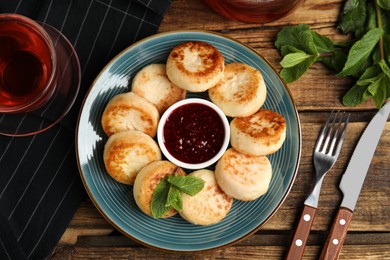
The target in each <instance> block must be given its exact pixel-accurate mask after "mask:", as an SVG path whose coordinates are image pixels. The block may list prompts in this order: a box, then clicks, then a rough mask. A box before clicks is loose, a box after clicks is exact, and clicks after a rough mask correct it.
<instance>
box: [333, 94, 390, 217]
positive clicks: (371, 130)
mask: <svg viewBox="0 0 390 260" xmlns="http://www.w3.org/2000/svg"><path fill="white" fill-rule="evenodd" d="M389 113H390V102H387V103H386V104H385V105H384V106H383V107H382V108H381V109H380V110H379V111H378V112H377V114H375V116H374V117H373V118H372V119H371V121H370V122H369V124H368V125H367V127H366V129H365V130H364V132H363V134H362V136H361V137H360V139H359V141H358V144H357V145H356V148H355V150H354V152H353V154H352V156H351V159H350V161H349V163H348V166H347V169H346V171H345V173H344V175H343V177H342V179H341V181H340V185H339V187H340V189H341V191H342V192H343V194H344V197H343V200H342V202H341V207H345V208H348V209H350V210H351V211H353V210H354V209H355V206H356V202H357V200H358V197H359V194H360V191H361V188H362V187H363V183H364V180H365V178H366V175H367V172H368V169H369V167H370V164H371V160H372V157H373V156H374V153H375V150H376V147H377V145H378V143H379V140H380V137H381V135H382V132H383V129H384V127H385V125H386V122H387V119H388V117H389Z"/></svg>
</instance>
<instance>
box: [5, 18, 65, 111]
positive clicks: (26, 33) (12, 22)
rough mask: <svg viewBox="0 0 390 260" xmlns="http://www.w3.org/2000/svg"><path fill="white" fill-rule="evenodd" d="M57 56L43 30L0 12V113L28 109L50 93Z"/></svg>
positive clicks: (53, 89)
mask: <svg viewBox="0 0 390 260" xmlns="http://www.w3.org/2000/svg"><path fill="white" fill-rule="evenodd" d="M56 82H57V55H56V50H55V48H54V45H53V42H52V40H51V39H50V37H49V35H48V34H47V32H46V31H45V30H44V29H43V28H42V26H41V25H39V24H38V23H37V22H35V21H33V20H31V19H29V18H27V17H24V16H21V15H17V14H0V113H23V112H30V111H33V110H36V109H38V108H40V107H42V106H43V105H44V104H45V103H46V102H47V101H48V100H49V99H50V97H51V96H52V95H53V93H54V91H55V89H56V86H57V84H56Z"/></svg>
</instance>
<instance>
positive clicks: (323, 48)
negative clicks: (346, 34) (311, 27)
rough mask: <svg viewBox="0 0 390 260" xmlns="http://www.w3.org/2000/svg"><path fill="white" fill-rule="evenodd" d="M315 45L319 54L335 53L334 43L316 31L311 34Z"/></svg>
mask: <svg viewBox="0 0 390 260" xmlns="http://www.w3.org/2000/svg"><path fill="white" fill-rule="evenodd" d="M311 33H312V37H313V41H314V44H315V46H316V49H317V51H318V52H319V53H323V52H332V51H334V43H333V42H332V40H331V39H329V38H328V37H326V36H323V35H320V34H318V33H316V32H314V31H312V32H311Z"/></svg>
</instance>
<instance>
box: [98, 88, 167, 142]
mask: <svg viewBox="0 0 390 260" xmlns="http://www.w3.org/2000/svg"><path fill="white" fill-rule="evenodd" d="M159 119H160V115H159V113H158V110H157V108H156V106H155V105H154V104H152V103H150V102H149V101H148V100H146V99H145V98H143V97H141V96H139V95H137V94H135V93H133V92H127V93H122V94H118V95H116V96H115V97H113V98H112V99H111V100H110V101H109V102H108V104H107V106H106V108H105V110H104V112H103V115H102V120H101V122H102V127H103V131H104V132H105V133H106V134H107V135H108V136H110V135H112V134H114V133H118V132H122V131H127V130H138V131H141V132H144V133H145V134H147V135H149V136H151V137H154V136H155V135H156V132H157V125H158V121H159Z"/></svg>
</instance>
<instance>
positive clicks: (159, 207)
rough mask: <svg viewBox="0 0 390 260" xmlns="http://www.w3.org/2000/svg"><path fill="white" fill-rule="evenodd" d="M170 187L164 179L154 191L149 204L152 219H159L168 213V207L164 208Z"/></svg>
mask: <svg viewBox="0 0 390 260" xmlns="http://www.w3.org/2000/svg"><path fill="white" fill-rule="evenodd" d="M170 186H171V185H170V184H169V182H168V181H167V178H164V179H162V180H161V181H160V182H159V183H158V184H157V186H156V188H155V189H154V192H153V197H152V202H151V204H150V210H151V211H152V215H153V217H154V218H161V217H162V216H164V214H166V213H168V211H169V209H170V207H167V206H166V201H167V199H168V196H169V188H170Z"/></svg>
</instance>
